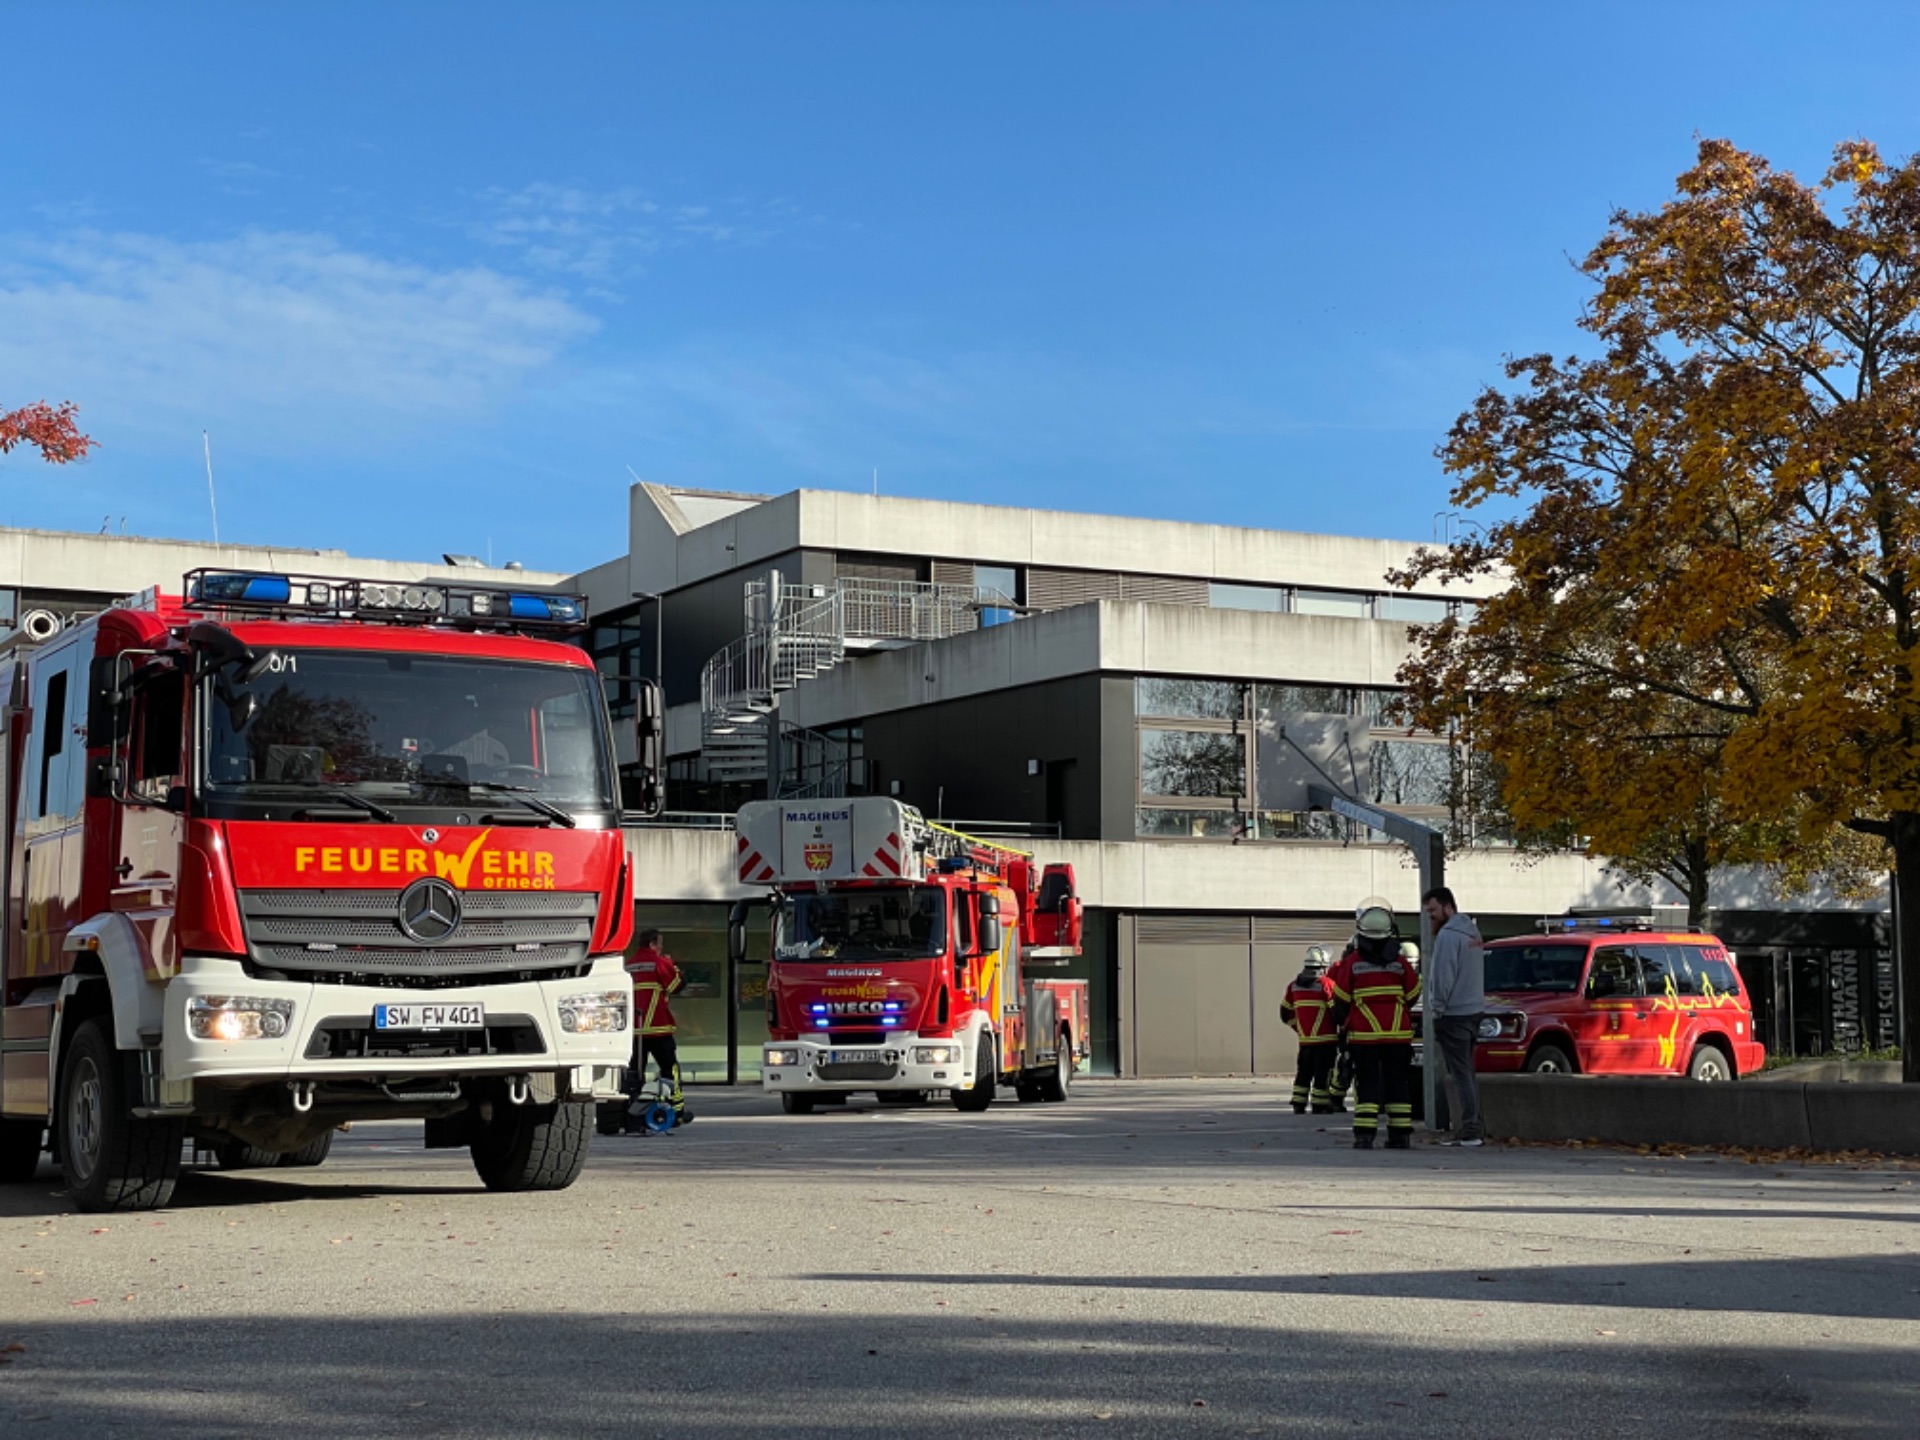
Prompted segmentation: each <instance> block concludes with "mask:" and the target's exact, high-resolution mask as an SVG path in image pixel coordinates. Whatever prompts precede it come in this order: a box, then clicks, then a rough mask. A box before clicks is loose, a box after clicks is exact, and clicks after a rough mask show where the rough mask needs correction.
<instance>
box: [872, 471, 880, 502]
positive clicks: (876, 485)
mask: <svg viewBox="0 0 1920 1440" xmlns="http://www.w3.org/2000/svg"><path fill="white" fill-rule="evenodd" d="M873 495H874V498H875V499H876V500H877V499H879V498H880V467H879V466H878V465H876V466H874V467H873Z"/></svg>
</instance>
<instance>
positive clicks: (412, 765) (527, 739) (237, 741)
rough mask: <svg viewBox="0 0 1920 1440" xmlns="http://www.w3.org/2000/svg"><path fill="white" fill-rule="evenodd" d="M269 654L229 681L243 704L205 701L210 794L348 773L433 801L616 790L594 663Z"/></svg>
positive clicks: (606, 799) (347, 780) (339, 778)
mask: <svg viewBox="0 0 1920 1440" xmlns="http://www.w3.org/2000/svg"><path fill="white" fill-rule="evenodd" d="M275 659H276V662H277V663H276V666H275V668H273V669H270V670H268V671H266V672H265V673H263V674H262V675H260V676H259V678H257V679H256V680H254V681H253V682H251V684H246V685H240V684H239V683H238V682H237V681H236V682H235V683H236V686H237V688H238V689H239V693H240V696H241V698H242V699H243V700H251V701H253V702H254V703H255V708H254V709H253V710H252V711H251V712H248V711H245V710H243V709H237V708H235V707H233V706H229V705H227V704H224V703H220V702H219V701H217V700H213V701H212V703H209V704H208V705H207V707H206V708H207V710H208V712H209V715H208V722H207V726H206V737H205V745H206V784H207V791H208V794H209V795H210V796H218V795H221V794H225V795H228V796H236V797H237V796H241V795H245V794H252V793H265V792H267V791H273V790H277V791H281V792H284V791H286V790H287V789H289V788H294V789H299V788H310V787H314V786H331V787H349V786H350V787H354V788H357V789H361V790H363V791H365V792H366V793H367V794H369V795H370V796H373V797H375V798H378V799H383V800H388V801H390V802H393V803H400V804H405V803H407V802H409V801H413V802H416V803H424V804H434V803H444V802H445V801H446V799H447V797H448V795H449V794H458V793H459V792H462V791H472V792H474V793H476V794H486V793H487V792H488V791H490V790H491V791H494V792H496V793H497V792H499V791H501V790H503V789H504V790H506V791H508V792H509V793H510V792H511V791H512V790H514V789H516V788H524V789H526V790H528V791H529V792H531V793H532V794H535V795H537V796H539V797H540V798H542V799H544V800H546V801H547V802H548V803H551V804H557V805H561V806H563V807H564V806H580V805H592V806H595V807H598V808H606V807H608V806H610V805H611V803H612V798H611V796H610V795H609V793H608V765H607V760H606V753H605V748H604V746H605V735H606V722H605V719H604V713H605V712H604V707H603V703H602V701H601V698H600V687H599V684H598V681H597V678H596V677H595V676H594V675H593V674H592V672H591V671H588V670H585V669H582V668H580V667H578V666H573V665H538V664H526V663H522V662H518V661H505V660H471V659H448V658H443V657H440V656H430V655H401V654H388V653H359V652H355V651H349V650H285V651H280V652H277V654H276V656H275ZM209 694H210V692H209ZM236 721H237V722H239V723H237V724H236V723H235V722H236Z"/></svg>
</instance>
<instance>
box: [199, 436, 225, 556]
mask: <svg viewBox="0 0 1920 1440" xmlns="http://www.w3.org/2000/svg"><path fill="white" fill-rule="evenodd" d="M200 445H201V447H202V448H203V449H204V450H205V451H206V454H207V509H209V510H211V511H212V512H213V543H214V544H216V545H218V544H219V543H220V507H219V506H218V505H216V504H215V503H214V500H213V441H212V440H210V439H208V438H207V432H206V431H204V430H202V431H201V432H200Z"/></svg>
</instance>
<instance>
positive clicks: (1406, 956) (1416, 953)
mask: <svg viewBox="0 0 1920 1440" xmlns="http://www.w3.org/2000/svg"><path fill="white" fill-rule="evenodd" d="M1400 958H1401V959H1402V960H1410V961H1412V962H1413V963H1414V964H1415V965H1418V964H1419V963H1420V947H1419V946H1418V945H1416V944H1414V943H1413V941H1411V940H1402V941H1401V942H1400Z"/></svg>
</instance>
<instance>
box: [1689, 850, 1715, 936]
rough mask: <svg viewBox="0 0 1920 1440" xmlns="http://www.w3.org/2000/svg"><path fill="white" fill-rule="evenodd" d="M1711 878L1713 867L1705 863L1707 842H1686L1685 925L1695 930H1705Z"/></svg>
mask: <svg viewBox="0 0 1920 1440" xmlns="http://www.w3.org/2000/svg"><path fill="white" fill-rule="evenodd" d="M1712 878H1713V866H1712V865H1710V864H1709V863H1708V862H1707V842H1706V841H1704V840H1689V841H1688V842H1687V924H1689V925H1691V926H1692V927H1693V928H1694V929H1696V930H1704V929H1706V928H1707V883H1708V882H1709V881H1710V880H1711V879H1712Z"/></svg>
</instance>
